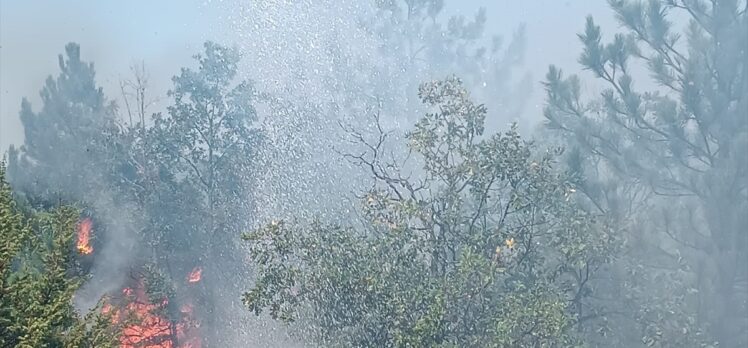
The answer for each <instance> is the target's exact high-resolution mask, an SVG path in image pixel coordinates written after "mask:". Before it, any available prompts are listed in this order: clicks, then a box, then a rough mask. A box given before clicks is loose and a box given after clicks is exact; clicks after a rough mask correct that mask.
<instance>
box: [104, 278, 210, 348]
mask: <svg viewBox="0 0 748 348" xmlns="http://www.w3.org/2000/svg"><path fill="white" fill-rule="evenodd" d="M122 294H123V296H124V301H123V303H124V304H123V305H122V306H120V308H119V309H117V310H116V311H115V312H114V315H113V316H112V320H113V321H114V323H115V324H123V325H124V326H123V327H122V331H121V336H120V340H119V341H120V345H119V346H120V348H200V347H201V345H202V344H201V340H200V336H199V335H198V334H197V330H198V326H199V325H198V322H197V320H195V318H194V315H193V308H192V305H190V304H184V305H182V306H181V308H180V310H179V317H178V318H173V320H169V318H168V317H167V314H166V313H167V306H168V305H169V300H168V299H166V298H164V299H162V300H160V301H157V302H156V303H152V302H150V301H149V299H148V295H147V294H146V292H145V289H144V287H143V284H142V282H139V283H138V285H137V286H136V287H135V288H125V289H123V290H122ZM103 311H104V312H105V313H108V312H110V311H112V306H111V305H107V306H105V307H104V309H103Z"/></svg>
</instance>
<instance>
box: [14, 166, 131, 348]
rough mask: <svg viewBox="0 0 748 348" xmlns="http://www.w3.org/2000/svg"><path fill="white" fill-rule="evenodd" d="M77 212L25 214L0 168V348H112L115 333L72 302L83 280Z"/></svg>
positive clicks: (61, 210)
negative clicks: (77, 249)
mask: <svg viewBox="0 0 748 348" xmlns="http://www.w3.org/2000/svg"><path fill="white" fill-rule="evenodd" d="M78 215H79V214H78V211H76V210H75V209H73V208H70V207H59V208H57V209H54V210H52V211H49V212H23V211H22V210H21V209H20V207H19V206H18V203H17V202H16V201H15V199H14V198H13V195H12V193H11V190H10V186H9V185H8V183H7V182H6V181H5V163H4V162H3V163H0V347H28V348H31V347H70V348H73V347H114V346H115V342H116V339H117V331H116V328H115V327H114V326H113V325H112V323H111V321H110V320H109V318H108V317H107V316H105V315H101V314H99V313H97V312H96V311H93V312H91V313H90V314H88V315H86V316H85V317H81V316H80V315H79V314H78V313H77V312H76V310H75V309H74V308H73V303H72V298H73V295H74V294H75V291H76V290H77V289H78V288H79V287H80V285H81V284H82V282H83V280H84V278H83V277H82V276H81V275H80V271H79V267H78V265H77V262H76V259H75V258H76V255H77V253H76V252H75V251H74V250H75V249H74V242H73V241H74V236H75V226H76V222H77V221H78Z"/></svg>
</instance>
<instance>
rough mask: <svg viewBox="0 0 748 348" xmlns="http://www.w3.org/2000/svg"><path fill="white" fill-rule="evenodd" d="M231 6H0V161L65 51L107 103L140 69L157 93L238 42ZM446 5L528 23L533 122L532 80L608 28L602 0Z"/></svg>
mask: <svg viewBox="0 0 748 348" xmlns="http://www.w3.org/2000/svg"><path fill="white" fill-rule="evenodd" d="M243 1H252V0H243ZM310 1H313V0H310ZM361 1H365V0H361ZM232 2H233V1H213V2H211V1H205V0H203V1H198V0H179V1H177V0H161V1H145V0H131V1H96V0H67V1H54V0H0V153H3V152H5V149H7V147H8V145H10V144H20V143H21V142H22V140H23V134H22V130H21V124H20V121H19V120H18V110H19V108H20V104H21V98H22V97H24V96H26V97H28V98H29V99H30V100H31V101H32V104H33V105H34V107H38V105H39V104H38V100H39V97H38V94H39V90H40V89H41V87H42V85H43V83H44V80H45V78H46V77H47V76H48V75H50V74H54V75H56V74H57V72H58V68H57V55H58V54H60V53H61V52H62V51H63V50H64V46H65V44H66V43H67V42H70V41H74V42H78V43H80V44H81V50H82V56H83V59H84V60H86V61H93V62H94V63H95V65H96V70H97V74H98V82H99V84H100V85H102V86H103V87H104V89H105V93H106V94H107V95H108V96H110V97H114V96H116V95H117V93H118V87H117V82H118V81H119V79H120V78H121V77H123V76H127V74H128V67H129V65H130V64H131V63H133V62H135V61H139V60H143V61H145V63H146V65H147V67H148V69H149V70H150V72H151V75H152V85H153V89H154V91H155V92H156V93H163V92H165V91H166V89H167V88H168V87H169V83H170V81H169V79H170V77H171V76H173V75H174V74H176V73H177V72H178V70H179V67H181V66H185V65H187V64H190V62H191V56H192V55H193V54H194V53H196V52H198V51H200V49H201V44H202V42H204V41H205V40H207V39H211V40H216V41H218V42H221V43H225V44H232V43H233V42H232V40H233V39H232V38H233V37H236V36H234V35H232V28H231V23H229V21H227V20H225V19H226V18H227V16H226V15H227V14H230V13H229V12H228V11H231V8H232V6H233V5H232ZM236 2H239V1H236ZM446 2H447V6H448V7H447V11H449V12H451V13H457V12H459V13H462V14H466V15H470V14H473V13H474V12H475V11H476V10H477V8H478V7H480V6H484V7H486V8H487V10H488V19H489V28H488V29H489V31H490V32H494V33H498V34H501V35H504V36H510V35H511V33H512V31H513V30H514V29H516V27H517V26H518V25H519V24H520V23H523V22H524V23H526V25H527V31H528V50H527V54H526V57H527V58H526V65H525V66H526V68H527V69H528V70H530V71H532V73H533V78H534V80H535V81H536V83H535V89H534V90H535V93H534V95H533V97H532V100H531V102H530V105H529V107H528V110H527V112H526V113H527V114H529V115H530V116H533V115H534V117H538V118H539V116H540V112H541V109H542V102H543V100H542V88H541V87H540V84H539V81H540V80H541V79H542V78H543V75H544V74H545V71H546V69H547V66H548V65H549V64H551V63H554V64H557V65H560V66H562V67H564V68H567V69H573V70H577V66H576V63H575V61H576V57H577V56H578V54H579V44H578V41H577V39H576V33H578V32H579V31H580V30H581V29H582V28H583V26H584V17H585V16H586V15H587V14H592V15H593V16H594V17H595V18H596V20H598V21H599V22H600V23H601V24H603V26H604V27H607V29H608V31H612V30H613V29H614V28H615V27H616V26H615V23H614V21H612V20H611V15H610V11H609V10H608V8H607V4H606V1H604V0H576V1H572V0H569V1H563V0H527V1H511V0H463V1H460V0H447V1H446Z"/></svg>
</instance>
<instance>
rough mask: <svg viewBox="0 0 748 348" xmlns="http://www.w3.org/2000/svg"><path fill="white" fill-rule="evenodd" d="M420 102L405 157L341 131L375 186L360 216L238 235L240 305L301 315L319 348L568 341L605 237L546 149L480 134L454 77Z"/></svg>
mask: <svg viewBox="0 0 748 348" xmlns="http://www.w3.org/2000/svg"><path fill="white" fill-rule="evenodd" d="M419 95H420V98H421V100H422V101H423V102H424V103H425V105H426V106H427V107H428V108H429V110H430V112H429V113H427V114H426V116H425V117H423V118H422V119H421V120H420V121H418V123H417V124H416V126H415V129H414V130H413V131H412V132H410V133H409V134H408V135H407V139H408V141H409V148H410V151H411V152H412V154H413V156H408V157H407V158H408V159H407V160H405V161H402V162H401V161H399V160H395V159H392V160H390V159H389V158H390V157H389V154H390V153H391V152H388V151H387V141H386V139H387V138H388V136H389V135H390V133H387V132H384V131H383V130H382V129H381V128H379V131H378V132H376V133H377V134H376V135H375V136H374V139H375V140H373V141H372V140H367V138H368V137H367V136H365V135H364V134H361V133H359V132H358V131H356V130H355V129H352V128H346V129H347V130H348V132H349V135H350V136H351V138H352V139H351V140H353V141H354V142H356V143H358V144H360V145H361V152H360V153H351V154H346V155H345V157H346V158H348V159H349V160H351V161H352V162H353V163H354V164H357V165H360V166H361V167H362V168H363V169H365V170H366V171H367V172H368V173H369V174H370V175H371V177H372V179H373V181H374V183H373V186H372V188H371V189H370V190H369V191H367V192H366V193H365V194H364V195H362V196H361V202H362V206H361V209H360V210H359V211H360V213H361V219H354V220H352V221H351V222H350V224H349V225H348V226H336V225H325V224H322V223H314V224H312V225H306V224H302V223H293V222H284V221H273V222H271V223H270V224H268V225H266V226H264V227H262V228H260V229H258V230H256V231H254V232H251V233H248V234H246V236H245V239H246V240H247V241H248V242H249V244H250V254H251V256H252V258H253V260H254V262H255V263H256V266H257V270H256V272H257V279H256V284H255V285H254V286H253V287H252V288H251V289H250V290H249V291H248V292H247V293H245V296H244V301H245V303H246V304H247V305H248V306H249V308H250V309H251V310H253V311H254V312H255V313H257V314H259V313H261V312H263V311H265V310H268V311H269V312H270V314H271V316H272V317H274V318H276V319H280V320H283V321H286V322H291V321H294V320H300V321H301V322H302V326H304V327H309V328H310V329H309V330H310V331H311V332H310V333H308V334H309V335H310V336H308V337H313V338H314V339H315V340H316V341H315V343H318V344H320V345H322V346H345V347H350V346H353V347H406V346H424V347H484V346H491V347H518V346H522V347H559V346H564V347H566V346H576V345H577V344H578V341H577V337H576V331H575V330H574V326H575V324H576V322H577V321H578V319H579V315H580V314H583V313H582V312H581V308H584V307H583V305H584V299H585V297H586V294H587V292H588V290H589V289H588V288H587V287H586V285H585V283H586V282H587V280H588V278H589V277H590V275H594V274H595V272H596V270H597V269H599V267H600V266H601V265H603V264H605V263H606V262H607V261H608V260H607V257H606V255H609V254H611V253H612V251H613V250H614V249H615V248H616V245H617V241H616V240H615V238H614V234H612V233H611V231H610V230H609V228H608V227H607V226H606V224H605V223H604V222H603V221H599V220H598V219H597V218H596V217H595V216H593V215H590V214H588V213H585V212H583V211H582V210H580V209H577V208H576V205H575V203H574V198H573V191H574V189H573V187H572V186H570V183H569V181H568V180H567V178H566V177H565V176H564V175H562V174H560V173H559V172H558V171H556V170H554V168H553V167H554V163H555V158H556V157H557V155H558V151H555V150H554V151H550V150H549V151H547V152H545V153H537V152H536V151H535V150H536V148H535V146H533V145H532V144H531V143H528V142H526V141H524V140H522V139H521V138H520V137H519V135H518V134H517V132H516V129H511V130H510V131H508V132H506V133H504V134H494V135H490V136H484V135H483V122H484V118H485V115H486V108H485V107H484V106H483V105H478V104H475V103H474V102H472V101H471V99H470V96H469V94H468V92H467V90H466V89H465V88H464V87H463V86H462V83H461V82H460V81H459V80H458V79H456V78H449V79H447V80H444V81H436V82H432V83H426V84H423V85H422V86H421V88H420V92H419ZM377 121H378V117H377ZM419 167H420V169H419ZM408 173H410V174H408Z"/></svg>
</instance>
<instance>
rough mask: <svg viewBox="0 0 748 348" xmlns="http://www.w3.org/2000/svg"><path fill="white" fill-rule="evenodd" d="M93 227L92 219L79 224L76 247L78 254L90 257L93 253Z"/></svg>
mask: <svg viewBox="0 0 748 348" xmlns="http://www.w3.org/2000/svg"><path fill="white" fill-rule="evenodd" d="M92 227H93V222H92V221H91V218H85V219H83V220H82V221H81V222H80V223H78V242H77V243H76V247H77V249H78V252H79V253H81V254H83V255H88V254H91V253H92V252H93V247H92V246H91V231H92Z"/></svg>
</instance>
